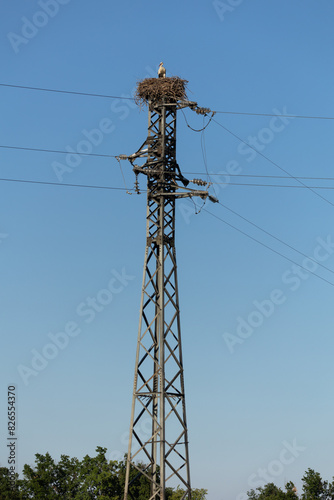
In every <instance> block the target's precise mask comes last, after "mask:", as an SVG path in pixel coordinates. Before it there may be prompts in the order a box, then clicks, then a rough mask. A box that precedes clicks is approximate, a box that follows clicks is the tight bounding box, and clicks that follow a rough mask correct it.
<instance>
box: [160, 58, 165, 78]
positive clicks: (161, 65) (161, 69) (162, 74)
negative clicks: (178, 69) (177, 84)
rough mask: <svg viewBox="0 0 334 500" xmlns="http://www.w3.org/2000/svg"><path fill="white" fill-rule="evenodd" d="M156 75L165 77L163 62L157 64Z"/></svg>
mask: <svg viewBox="0 0 334 500" xmlns="http://www.w3.org/2000/svg"><path fill="white" fill-rule="evenodd" d="M158 77H159V78H166V68H164V67H163V62H161V63H160V64H159V69H158Z"/></svg>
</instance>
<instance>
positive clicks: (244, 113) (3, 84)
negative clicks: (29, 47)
mask: <svg viewBox="0 0 334 500" xmlns="http://www.w3.org/2000/svg"><path fill="white" fill-rule="evenodd" d="M0 86H1V87H9V88H15V89H25V90H37V91H40V92H56V93H58V94H72V95H82V96H88V97H102V98H104V99H123V100H128V101H134V100H135V99H134V97H123V96H117V95H109V94H98V93H92V92H78V91H74V90H60V89H49V88H44V87H30V86H28V85H13V84H9V83H0ZM214 112H215V113H220V114H228V115H243V116H282V117H284V118H300V119H308V120H334V117H332V116H310V115H283V114H280V115H277V114H274V113H248V112H242V111H214ZM190 128H191V127H190ZM198 132H199V130H198Z"/></svg>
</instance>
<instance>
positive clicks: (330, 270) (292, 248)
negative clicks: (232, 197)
mask: <svg viewBox="0 0 334 500" xmlns="http://www.w3.org/2000/svg"><path fill="white" fill-rule="evenodd" d="M218 204H219V205H220V206H222V207H223V208H225V209H226V210H228V211H229V212H231V213H232V214H234V215H236V216H237V217H239V218H240V219H243V220H244V221H246V222H248V224H251V225H252V226H254V227H256V228H257V229H259V230H260V231H262V232H263V233H265V234H267V235H269V236H271V238H274V239H275V240H276V241H279V242H280V243H282V244H283V245H285V246H286V247H288V248H290V249H291V250H293V251H294V252H297V253H299V254H300V255H302V256H303V257H306V258H307V259H310V260H312V261H313V262H316V263H317V264H318V265H319V266H321V267H323V268H324V269H326V270H327V271H329V272H330V273H333V274H334V271H332V269H329V267H326V266H324V265H323V264H321V263H320V262H318V261H317V260H314V259H312V257H309V256H308V255H306V254H305V253H303V252H301V251H300V250H297V248H295V247H293V246H292V245H289V243H286V242H285V241H283V240H281V239H280V238H278V237H277V236H275V235H273V234H272V233H270V232H269V231H266V230H265V229H263V228H262V227H260V226H258V225H257V224H255V223H254V222H252V221H250V220H249V219H247V218H246V217H244V216H243V215H241V214H239V213H238V212H236V211H235V210H232V208H229V207H228V206H226V205H223V203H221V202H218Z"/></svg>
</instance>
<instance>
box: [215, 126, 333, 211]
mask: <svg viewBox="0 0 334 500" xmlns="http://www.w3.org/2000/svg"><path fill="white" fill-rule="evenodd" d="M212 120H213V121H214V122H215V123H216V124H217V125H219V127H221V128H222V129H224V130H225V131H226V132H228V133H229V134H231V135H232V136H233V137H235V138H236V139H238V140H239V141H241V142H243V143H244V144H246V146H248V147H249V148H251V149H252V150H253V151H255V152H256V153H257V154H258V155H260V156H262V157H263V158H265V159H266V160H267V161H269V163H271V164H272V165H274V166H275V167H277V168H279V169H280V170H282V172H284V173H286V174H288V175H289V176H290V177H291V178H292V179H294V180H295V181H297V182H299V184H301V185H302V186H305V187H306V188H307V189H309V190H310V191H312V193H314V194H315V195H316V196H318V197H319V198H321V199H322V200H324V201H325V202H326V203H328V204H329V205H332V206H333V207H334V203H332V202H331V201H329V200H328V199H327V198H325V197H324V196H322V195H321V194H319V193H317V192H316V191H314V189H312V188H311V187H308V186H307V185H306V184H304V183H303V182H302V181H301V180H299V179H298V178H297V177H295V176H293V175H292V174H290V172H288V171H287V170H285V169H284V168H282V167H280V166H279V165H278V164H277V163H275V162H274V161H273V160H271V159H270V158H268V156H265V155H264V154H263V153H261V152H260V151H258V150H257V149H255V148H254V147H253V146H251V145H250V144H249V143H248V142H246V141H244V140H243V139H242V138H241V137H239V136H238V135H237V134H235V133H234V132H232V131H231V130H229V129H228V128H227V127H224V125H222V124H221V123H219V122H217V120H215V119H214V118H213V119H212Z"/></svg>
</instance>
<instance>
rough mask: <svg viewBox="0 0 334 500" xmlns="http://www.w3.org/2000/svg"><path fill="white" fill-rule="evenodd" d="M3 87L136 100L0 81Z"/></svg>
mask: <svg viewBox="0 0 334 500" xmlns="http://www.w3.org/2000/svg"><path fill="white" fill-rule="evenodd" d="M0 86H1V87H11V88H15V89H26V90H38V91H41V92H56V93H58V94H74V95H84V96H89V97H103V98H107V99H125V100H128V101H134V100H135V99H134V98H133V97H121V96H117V95H106V94H93V93H88V92H76V91H73V90H58V89H47V88H42V87H28V86H26V85H9V84H7V83H0Z"/></svg>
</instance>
